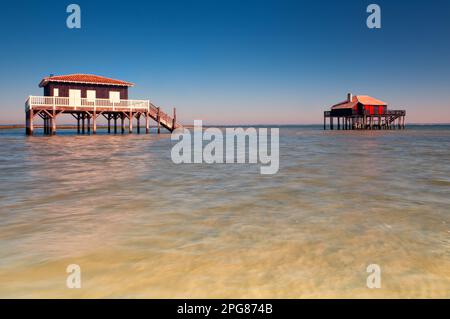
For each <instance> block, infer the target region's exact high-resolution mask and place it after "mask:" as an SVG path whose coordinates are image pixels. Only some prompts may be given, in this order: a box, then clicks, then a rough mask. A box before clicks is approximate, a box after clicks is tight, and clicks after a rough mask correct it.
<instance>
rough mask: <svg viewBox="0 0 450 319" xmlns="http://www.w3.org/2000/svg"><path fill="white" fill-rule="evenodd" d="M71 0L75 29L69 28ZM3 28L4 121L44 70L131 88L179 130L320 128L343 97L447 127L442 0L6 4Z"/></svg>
mask: <svg viewBox="0 0 450 319" xmlns="http://www.w3.org/2000/svg"><path fill="white" fill-rule="evenodd" d="M70 3H77V4H79V5H80V6H81V10H82V14H81V19H82V28H81V29H80V30H73V29H72V30H71V29H68V28H67V27H66V18H67V16H68V14H67V13H66V6H67V5H69V4H70ZM370 3H377V4H379V5H380V6H381V10H382V28H381V29H379V30H370V29H368V28H367V26H366V18H367V16H368V13H366V7H367V5H368V4H370ZM0 33H1V34H0V35H1V37H0V39H1V43H2V47H1V50H0V69H1V73H0V95H1V100H0V114H1V117H0V124H7V123H22V122H23V118H24V115H23V104H24V101H25V99H26V97H27V96H28V95H41V94H42V90H41V89H40V88H38V83H39V81H40V80H41V78H42V77H44V76H47V75H48V74H50V73H53V74H69V73H93V74H99V75H104V76H109V77H113V78H118V79H123V80H127V81H131V82H134V83H136V86H135V87H134V88H131V90H130V98H136V99H150V100H152V102H154V103H155V104H157V105H160V106H161V107H162V108H163V109H166V110H170V109H171V108H172V107H177V110H178V117H179V118H180V120H181V121H182V122H184V123H192V121H193V120H194V119H203V120H204V121H205V122H206V124H271V123H273V124H298V123H304V124H309V123H321V121H322V114H323V113H322V112H323V110H324V109H326V108H327V107H328V106H329V105H331V104H334V103H336V102H339V101H341V100H343V99H345V96H346V93H347V92H349V91H350V92H353V93H354V94H368V95H372V96H374V97H377V98H379V99H382V100H384V101H386V102H388V103H389V105H390V107H391V108H394V109H396V108H406V109H407V111H408V120H409V122H428V123H437V122H441V123H442V122H446V123H449V122H450V1H446V0H442V1H439V0H436V1H425V0H424V1H401V0H397V1H379V0H371V1H363V0H347V1H317V0H316V1H313V0H311V1H300V0H297V1H282V0H278V1H264V0H258V1H249V0H240V1H235V0H227V1H222V0H208V1H206V0H205V1H203V0H201V1H199V0H192V1H188V0H185V1H171V0H167V1H132V0H129V1H92V0H90V1H80V0H72V2H70V1H67V2H66V1H61V0H60V1H24V2H13V1H9V2H7V3H4V4H2V10H0Z"/></svg>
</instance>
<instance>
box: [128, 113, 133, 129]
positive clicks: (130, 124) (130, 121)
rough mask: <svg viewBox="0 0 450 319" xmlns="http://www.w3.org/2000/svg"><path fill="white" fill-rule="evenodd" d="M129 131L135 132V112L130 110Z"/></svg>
mask: <svg viewBox="0 0 450 319" xmlns="http://www.w3.org/2000/svg"><path fill="white" fill-rule="evenodd" d="M128 133H130V134H131V133H133V112H132V111H130V117H129V124H128Z"/></svg>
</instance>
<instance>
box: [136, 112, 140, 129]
mask: <svg viewBox="0 0 450 319" xmlns="http://www.w3.org/2000/svg"><path fill="white" fill-rule="evenodd" d="M136 128H137V133H138V134H141V114H140V113H137V114H136Z"/></svg>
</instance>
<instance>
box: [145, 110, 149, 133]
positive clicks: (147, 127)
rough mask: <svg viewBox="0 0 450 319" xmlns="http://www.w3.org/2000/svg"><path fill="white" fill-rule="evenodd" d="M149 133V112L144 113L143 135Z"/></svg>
mask: <svg viewBox="0 0 450 319" xmlns="http://www.w3.org/2000/svg"><path fill="white" fill-rule="evenodd" d="M148 133H150V118H149V112H145V134H148Z"/></svg>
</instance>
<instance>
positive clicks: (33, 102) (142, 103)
mask: <svg viewBox="0 0 450 319" xmlns="http://www.w3.org/2000/svg"><path fill="white" fill-rule="evenodd" d="M153 107H154V106H153V105H151V103H150V101H149V100H111V99H88V98H73V97H59V96H29V97H28V99H27V100H26V102H25V111H28V110H30V109H34V108H53V109H55V108H70V109H72V110H77V109H78V110H83V109H94V110H95V109H96V108H101V109H105V108H107V109H111V110H113V111H115V110H119V109H120V110H123V109H126V110H150V109H151V108H153Z"/></svg>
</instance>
